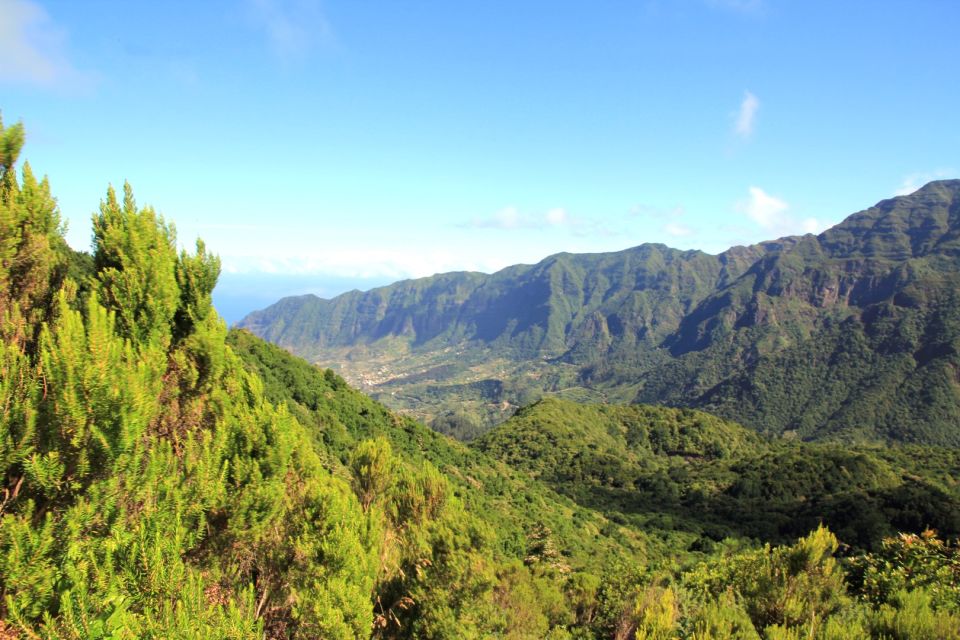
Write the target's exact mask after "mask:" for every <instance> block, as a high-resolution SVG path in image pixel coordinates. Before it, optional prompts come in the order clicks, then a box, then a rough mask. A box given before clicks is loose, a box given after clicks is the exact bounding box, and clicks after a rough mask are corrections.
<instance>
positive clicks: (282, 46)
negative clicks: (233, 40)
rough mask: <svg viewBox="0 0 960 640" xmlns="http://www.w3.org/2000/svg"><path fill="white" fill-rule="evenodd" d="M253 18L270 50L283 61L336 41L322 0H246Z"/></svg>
mask: <svg viewBox="0 0 960 640" xmlns="http://www.w3.org/2000/svg"><path fill="white" fill-rule="evenodd" d="M245 2H246V4H247V9H248V14H249V16H250V20H251V22H252V23H253V24H254V25H255V26H256V27H257V28H259V29H261V30H262V31H263V34H264V36H265V37H266V41H267V46H268V47H269V48H270V51H271V52H272V53H273V54H274V55H275V56H277V58H279V59H280V61H281V62H284V63H292V62H298V61H300V60H302V59H304V58H306V57H307V56H308V55H309V54H310V52H311V51H312V50H313V49H314V48H315V47H317V46H318V45H330V44H332V43H333V41H334V36H333V29H332V28H331V27H330V23H329V22H328V21H327V18H326V15H325V14H324V12H323V7H322V6H321V3H320V1H319V0H245Z"/></svg>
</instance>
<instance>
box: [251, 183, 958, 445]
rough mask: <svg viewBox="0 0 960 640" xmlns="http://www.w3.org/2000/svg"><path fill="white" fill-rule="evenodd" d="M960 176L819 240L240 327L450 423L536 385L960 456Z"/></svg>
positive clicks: (498, 416)
mask: <svg viewBox="0 0 960 640" xmlns="http://www.w3.org/2000/svg"><path fill="white" fill-rule="evenodd" d="M958 260H960V181H958V180H945V181H939V182H933V183H930V184H928V185H927V186H925V187H924V188H922V189H920V190H919V191H917V192H916V193H914V194H912V195H909V196H903V197H898V198H893V199H890V200H885V201H883V202H880V203H878V204H877V205H876V206H874V207H872V208H870V209H867V210H865V211H862V212H860V213H858V214H855V215H853V216H851V217H849V218H848V219H847V220H845V221H844V222H842V223H841V224H839V225H837V226H836V227H834V228H833V229H830V230H828V231H826V232H824V233H822V234H820V235H819V236H813V235H807V236H803V237H791V238H783V239H780V240H777V241H774V242H768V243H763V244H760V245H756V246H752V247H735V248H733V249H730V250H728V251H726V252H724V253H722V254H720V255H717V256H711V255H707V254H704V253H701V252H696V251H688V252H681V251H677V250H674V249H669V248H667V247H664V246H662V245H641V246H639V247H636V248H633V249H628V250H626V251H621V252H617V253H610V254H594V255H575V254H559V255H556V256H551V257H549V258H546V259H545V260H544V261H542V262H541V263H539V264H537V265H533V266H525V265H519V266H515V267H510V268H508V269H505V270H503V271H500V272H498V273H496V274H493V275H490V276H485V275H482V274H465V273H460V274H457V273H454V274H443V275H438V276H434V277H432V278H424V279H420V280H412V281H405V282H400V283H397V284H394V285H391V286H389V287H383V288H380V289H374V290H372V291H369V292H366V293H360V292H353V293H349V294H344V295H343V296H340V297H337V298H335V299H333V300H322V299H319V298H316V297H312V296H304V297H302V298H293V299H285V300H282V301H280V302H278V303H277V304H276V305H274V306H272V307H270V308H268V309H265V310H263V311H259V312H255V313H252V314H250V315H249V316H248V317H247V318H246V319H245V320H244V321H243V323H242V326H245V327H248V328H249V329H250V330H252V331H254V332H255V333H257V334H258V335H261V336H263V337H265V338H267V339H268V340H271V341H273V342H276V343H277V344H280V345H281V346H284V347H285V348H288V349H290V350H292V351H293V352H295V353H297V354H300V355H302V356H304V357H306V358H308V359H310V360H312V361H316V362H320V363H325V364H329V365H330V366H337V367H338V368H339V369H340V370H341V372H342V373H343V374H344V375H345V376H346V377H347V378H348V379H350V380H351V381H354V382H356V383H358V384H361V385H362V386H363V388H365V389H368V390H369V391H371V392H373V393H375V394H376V397H378V398H380V399H382V400H383V401H385V402H387V403H389V404H391V405H392V406H394V407H397V408H400V409H407V410H411V411H413V412H415V414H416V415H418V416H420V417H422V418H424V419H428V420H430V421H433V424H434V426H435V427H436V428H437V429H438V430H441V431H446V432H451V433H454V434H456V435H459V436H461V437H466V438H469V437H473V436H475V435H476V434H478V433H480V432H482V431H483V430H485V429H486V428H488V427H489V426H490V425H491V424H493V423H496V422H499V421H502V420H503V419H505V418H506V417H509V415H510V414H511V413H512V411H513V410H514V409H515V408H516V406H519V405H523V404H527V403H529V402H530V401H531V400H534V399H536V398H537V397H540V396H541V395H543V394H544V393H550V394H554V395H561V396H563V397H568V398H572V399H577V400H593V401H634V400H635V401H638V402H646V403H659V404H667V405H672V406H682V407H691V408H700V409H705V410H708V411H711V412H713V413H716V414H717V415H721V416H724V417H726V418H730V419H732V420H736V421H737V422H740V423H742V424H745V425H747V426H749V427H751V428H753V429H755V430H758V431H762V432H768V433H776V434H779V433H784V432H790V433H795V434H798V435H799V436H800V437H801V438H803V439H831V440H844V441H897V442H922V443H931V444H949V445H957V444H960V430H958V429H957V428H956V425H957V424H958V423H960V378H958V374H957V372H958V371H960V356H958V353H960V300H958V298H957V293H956V292H957V291H958V285H960V269H958V266H960V265H958Z"/></svg>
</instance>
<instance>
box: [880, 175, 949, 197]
mask: <svg viewBox="0 0 960 640" xmlns="http://www.w3.org/2000/svg"><path fill="white" fill-rule="evenodd" d="M958 175H960V171H957V170H956V169H937V170H936V171H927V172H918V173H911V174H910V175H908V176H905V177H904V178H903V181H902V182H901V183H900V186H899V187H897V190H896V191H894V195H896V196H908V195H910V194H911V193H913V192H914V191H916V190H917V189H919V188H920V187H922V186H923V185H925V184H927V183H928V182H931V181H933V180H943V179H945V178H951V177H957V176H958Z"/></svg>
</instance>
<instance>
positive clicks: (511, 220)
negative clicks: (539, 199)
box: [464, 205, 583, 230]
mask: <svg viewBox="0 0 960 640" xmlns="http://www.w3.org/2000/svg"><path fill="white" fill-rule="evenodd" d="M582 224H583V221H581V220H578V219H575V218H573V217H571V216H570V214H569V213H567V210H566V209H563V208H560V207H556V208H553V209H550V210H548V211H546V212H544V213H539V214H537V213H524V212H521V211H520V210H519V209H517V207H515V206H513V205H510V206H508V207H504V208H503V209H500V210H499V211H497V212H495V213H494V214H492V215H490V216H487V217H485V218H474V219H473V220H471V221H470V222H469V223H468V224H466V225H464V226H467V227H474V228H476V229H508V230H513V229H549V228H551V227H552V228H559V227H573V226H580V225H582Z"/></svg>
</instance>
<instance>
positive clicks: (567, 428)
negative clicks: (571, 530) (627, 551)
mask: <svg viewBox="0 0 960 640" xmlns="http://www.w3.org/2000/svg"><path fill="white" fill-rule="evenodd" d="M474 446H476V447H477V448H479V449H480V450H482V451H485V452H487V453H489V454H490V455H492V456H494V457H496V458H499V459H501V460H503V461H505V462H508V463H509V464H511V465H513V466H515V467H516V468H518V469H523V470H525V471H526V472H527V473H529V474H530V475H531V477H534V478H537V479H539V480H542V481H544V482H546V483H547V484H549V485H550V486H551V487H553V488H555V489H556V490H557V491H558V492H560V493H563V494H565V495H568V496H570V497H571V498H572V499H574V500H575V501H576V502H577V503H579V504H581V505H583V506H585V507H589V508H592V509H598V510H600V511H603V512H605V513H607V514H608V515H609V516H610V517H612V518H614V519H618V520H620V521H625V522H629V523H630V524H632V525H634V526H637V527H639V528H650V527H658V528H675V529H680V530H687V531H692V532H696V533H698V534H702V535H705V536H706V537H707V538H714V539H720V538H722V537H725V536H730V535H736V536H750V537H758V538H762V539H765V540H780V541H786V540H789V539H793V538H795V537H797V536H799V535H802V534H803V533H804V532H806V531H808V530H810V529H812V528H814V527H816V526H817V524H818V523H825V524H826V525H827V526H829V527H830V529H831V530H833V531H835V532H838V534H839V535H840V538H841V539H842V540H844V542H846V543H847V544H851V545H861V546H867V547H873V546H876V545H878V544H879V543H880V541H881V540H882V539H883V538H884V537H886V536H889V535H892V534H893V532H895V531H898V530H913V531H921V530H923V529H924V528H925V527H933V528H935V529H937V530H939V531H941V532H943V533H944V534H947V535H949V536H954V535H957V534H958V533H960V487H958V485H957V482H958V481H960V454H958V452H957V450H955V449H937V448H923V449H918V448H903V447H891V448H875V447H856V448H849V447H842V446H836V445H829V444H808V443H801V442H784V441H782V440H776V441H768V440H764V439H762V438H761V437H758V436H757V435H756V434H755V433H753V432H752V431H750V430H748V429H745V428H744V427H741V426H740V425H737V424H735V423H731V422H727V421H724V420H721V419H719V418H716V417H714V416H712V415H710V414H707V413H703V412H700V411H695V410H690V409H669V408H664V407H650V406H644V405H579V404H576V403H572V402H569V401H564V400H557V399H546V400H543V401H541V402H538V403H536V404H534V405H531V406H530V407H526V408H524V409H522V410H521V411H519V412H518V413H517V415H515V416H514V417H513V418H511V419H510V420H508V421H507V422H505V423H503V424H501V425H499V426H498V427H496V428H494V429H493V430H491V431H490V432H488V433H487V434H485V435H484V436H482V437H481V438H479V439H478V440H476V441H475V443H474Z"/></svg>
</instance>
